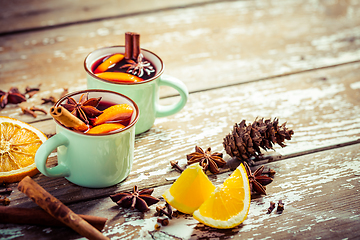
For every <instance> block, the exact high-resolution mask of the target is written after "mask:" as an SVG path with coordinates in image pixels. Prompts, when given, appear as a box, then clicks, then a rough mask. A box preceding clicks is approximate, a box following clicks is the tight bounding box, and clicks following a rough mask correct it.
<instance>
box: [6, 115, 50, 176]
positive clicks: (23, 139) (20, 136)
mask: <svg viewBox="0 0 360 240" xmlns="http://www.w3.org/2000/svg"><path fill="white" fill-rule="evenodd" d="M46 140H47V137H46V136H45V134H43V133H42V132H41V131H39V130H38V129H36V128H34V127H33V126H31V125H29V124H27V123H25V122H22V121H19V120H17V119H13V118H9V117H3V116H0V183H1V182H8V183H11V182H17V181H20V180H21V179H23V178H24V177H25V176H33V175H35V174H36V173H38V170H37V168H36V165H35V153H36V151H37V149H38V148H39V147H40V145H41V144H42V143H43V142H44V141H46Z"/></svg>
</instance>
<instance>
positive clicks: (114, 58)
mask: <svg viewBox="0 0 360 240" xmlns="http://www.w3.org/2000/svg"><path fill="white" fill-rule="evenodd" d="M123 58H124V55H122V54H120V53H117V54H114V55H112V56H111V57H109V58H108V59H106V60H105V61H104V62H102V63H101V64H100V65H99V66H98V67H97V68H96V69H95V71H94V73H102V72H105V71H106V70H107V69H108V68H109V67H110V66H111V65H113V64H116V63H118V62H120V61H121V60H123Z"/></svg>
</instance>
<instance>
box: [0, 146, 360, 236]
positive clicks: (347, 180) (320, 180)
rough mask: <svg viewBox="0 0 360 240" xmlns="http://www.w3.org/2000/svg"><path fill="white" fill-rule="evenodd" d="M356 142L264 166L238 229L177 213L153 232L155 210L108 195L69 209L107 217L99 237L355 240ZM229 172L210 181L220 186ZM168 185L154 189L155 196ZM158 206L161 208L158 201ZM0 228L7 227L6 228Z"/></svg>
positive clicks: (359, 175)
mask: <svg viewBox="0 0 360 240" xmlns="http://www.w3.org/2000/svg"><path fill="white" fill-rule="evenodd" d="M359 150H360V144H357V145H353V146H349V147H344V148H338V149H332V150H328V151H323V152H320V153H315V154H311V155H307V156H301V157H296V158H290V159H287V160H282V161H278V162H275V163H271V164H267V165H266V168H272V169H274V170H275V171H276V174H275V177H274V181H273V182H272V183H271V184H270V185H268V186H267V195H266V196H261V197H254V198H253V199H252V201H251V206H250V211H249V215H248V217H247V219H246V220H245V221H244V222H243V224H241V225H240V226H239V227H236V228H234V229H230V230H216V229H213V228H209V227H205V226H204V225H203V224H200V223H198V222H197V221H196V220H194V219H193V218H192V217H191V216H190V215H180V216H179V217H177V218H175V219H173V220H171V221H170V225H169V226H167V227H162V228H161V230H160V232H157V231H155V230H154V225H155V223H156V219H157V217H155V216H154V213H155V207H156V206H151V207H150V211H149V212H147V213H145V214H141V213H139V212H136V211H132V210H129V209H122V208H119V207H117V206H116V205H115V204H114V203H113V202H112V201H111V200H110V198H108V197H105V198H103V199H97V200H92V201H88V202H85V203H84V202H82V203H76V204H72V205H69V207H70V208H71V209H72V210H74V211H75V212H78V213H81V214H89V215H97V216H102V217H107V218H108V219H109V220H108V222H107V225H106V227H105V229H104V231H103V233H104V234H105V235H107V236H109V237H111V238H112V239H152V238H151V237H154V238H155V239H158V238H159V237H160V236H162V237H163V238H164V237H166V239H199V238H201V239H213V238H217V239H228V238H232V239H250V238H253V239H266V238H270V239H293V238H296V239H300V238H301V239H334V238H336V239H337V238H341V239H344V238H349V239H356V238H358V237H359V236H360V230H359V228H358V227H357V226H358V225H359V223H360V201H359V200H360V192H359V188H360V151H359ZM227 177H228V173H224V174H220V175H217V176H216V178H210V179H211V180H212V181H213V183H214V184H215V185H219V184H221V183H222V182H223V181H224V180H225V179H226V178H227ZM169 187H170V185H166V186H162V187H158V188H156V189H155V191H154V193H153V195H154V196H156V197H160V196H161V195H162V193H163V192H164V191H165V190H166V189H168V188H169ZM279 200H282V201H283V202H284V203H285V210H284V211H283V212H282V214H279V213H276V210H274V212H272V213H271V214H270V215H269V214H266V211H267V208H268V207H269V203H270V201H273V202H276V203H277V202H278V201H279ZM158 205H163V202H161V203H159V204H158ZM0 227H1V228H3V229H4V230H0V236H3V237H7V236H8V235H10V233H12V234H16V235H18V236H20V239H25V238H26V237H25V236H27V237H28V236H33V237H36V238H37V239H48V238H52V239H63V238H64V237H66V238H67V239H75V238H77V237H78V235H77V234H76V233H75V232H73V231H72V230H70V229H66V228H53V227H51V228H49V227H38V226H36V227H35V226H26V225H25V226H20V225H10V224H2V225H0ZM5 227H6V228H7V229H6V230H5Z"/></svg>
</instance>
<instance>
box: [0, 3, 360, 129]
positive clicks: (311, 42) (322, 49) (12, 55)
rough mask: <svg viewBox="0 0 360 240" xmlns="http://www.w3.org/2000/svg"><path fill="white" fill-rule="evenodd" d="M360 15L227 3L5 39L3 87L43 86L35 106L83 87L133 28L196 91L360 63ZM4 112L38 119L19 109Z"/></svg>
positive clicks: (347, 6) (318, 7) (0, 54)
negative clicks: (94, 54) (102, 55)
mask: <svg viewBox="0 0 360 240" xmlns="http://www.w3.org/2000/svg"><path fill="white" fill-rule="evenodd" d="M359 15H360V5H359V3H358V2H356V1H337V2H327V1H321V2H318V1H305V2H304V1H300V0H295V1H285V0H281V1H268V0H260V1H226V2H214V3H209V4H205V5H199V6H194V7H187V8H183V9H174V10H168V11H160V12H153V13H147V14H139V15H134V16H129V17H126V18H114V19H111V20H106V21H99V22H90V23H86V24H77V25H71V26H66V27H58V28H55V29H49V30H47V31H37V32H29V33H21V34H13V35H9V36H2V37H0V46H1V48H0V50H1V51H0V79H1V83H0V89H3V90H7V89H9V88H10V87H11V86H13V84H14V82H16V84H17V86H18V87H19V88H20V89H21V90H23V89H24V88H25V87H26V86H27V85H37V84H40V83H41V84H42V85H41V89H42V92H41V95H40V94H38V95H35V96H34V98H33V99H32V100H31V102H30V103H29V104H35V105H37V104H40V103H41V100H40V99H41V97H47V96H49V95H54V96H58V95H59V94H60V93H61V92H62V91H63V89H62V88H64V87H65V88H69V91H75V90H79V89H84V88H86V81H85V72H84V70H83V60H84V58H85V57H86V55H87V54H88V53H89V52H91V51H93V50H94V49H97V48H100V47H104V46H111V45H118V44H124V33H125V32H126V31H136V32H139V33H140V34H141V46H143V47H144V48H147V49H149V50H152V51H153V52H155V53H157V54H158V55H159V56H161V57H162V59H163V60H164V62H165V65H166V69H165V73H167V74H170V75H173V76H176V77H178V78H179V79H180V80H182V81H183V82H184V83H185V84H186V85H187V87H188V88H189V90H190V91H191V92H196V91H201V90H204V89H211V88H216V87H221V86H226V85H232V84H238V83H240V82H247V81H256V80H261V79H266V78H269V77H274V76H279V75H286V74H291V73H296V72H299V71H306V70H311V69H314V68H323V67H328V66H333V65H338V64H344V63H349V62H353V61H359V60H360V58H359V56H360V53H359V49H360V48H359V45H360V41H359V36H360V28H359V27H358V26H359V25H360V17H359ZM319 77H322V76H319ZM204 82H206V84H204ZM160 94H161V96H162V97H164V96H169V95H173V94H175V93H174V91H172V90H171V89H167V88H165V89H163V90H162V91H161V93H160ZM47 107H49V106H47ZM1 114H2V115H11V116H16V117H18V118H20V119H23V120H24V121H28V122H33V121H34V119H32V118H31V117H27V116H22V115H20V114H19V110H18V109H17V108H15V107H10V108H7V109H6V110H5V111H4V110H2V111H1ZM48 117H49V116H47V118H48ZM42 118H44V117H43V116H39V118H38V119H36V120H41V119H42ZM45 118H46V117H45Z"/></svg>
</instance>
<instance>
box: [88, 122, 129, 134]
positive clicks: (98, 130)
mask: <svg viewBox="0 0 360 240" xmlns="http://www.w3.org/2000/svg"><path fill="white" fill-rule="evenodd" d="M124 127H125V126H124V125H122V124H120V123H104V124H101V125H97V126H95V127H93V128H91V129H90V130H89V131H87V132H86V133H88V134H102V133H108V132H112V131H115V130H118V129H122V128H124Z"/></svg>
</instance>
